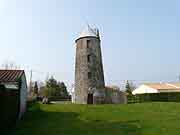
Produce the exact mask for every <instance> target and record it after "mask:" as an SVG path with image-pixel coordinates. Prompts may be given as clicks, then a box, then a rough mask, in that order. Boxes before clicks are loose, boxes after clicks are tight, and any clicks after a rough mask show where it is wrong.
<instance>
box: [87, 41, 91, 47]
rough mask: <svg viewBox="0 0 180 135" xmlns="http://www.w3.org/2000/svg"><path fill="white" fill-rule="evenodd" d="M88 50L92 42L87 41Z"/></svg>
mask: <svg viewBox="0 0 180 135" xmlns="http://www.w3.org/2000/svg"><path fill="white" fill-rule="evenodd" d="M87 48H90V40H87Z"/></svg>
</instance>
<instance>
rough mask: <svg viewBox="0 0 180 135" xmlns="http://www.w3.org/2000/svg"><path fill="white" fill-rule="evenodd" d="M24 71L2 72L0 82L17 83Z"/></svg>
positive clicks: (0, 72) (0, 71)
mask: <svg viewBox="0 0 180 135" xmlns="http://www.w3.org/2000/svg"><path fill="white" fill-rule="evenodd" d="M23 74H24V70H0V82H17V81H18V79H19V78H21V76H22V75H23Z"/></svg>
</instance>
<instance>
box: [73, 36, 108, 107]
mask: <svg viewBox="0 0 180 135" xmlns="http://www.w3.org/2000/svg"><path fill="white" fill-rule="evenodd" d="M88 44H89V45H88ZM88 57H89V58H88ZM88 60H89V61H88ZM88 74H90V75H89V78H88ZM104 87H105V84H104V73H103V64H102V54H101V46H100V39H99V38H96V37H85V38H81V39H78V40H77V41H76V63H75V103H78V104H87V97H88V90H89V88H96V89H99V90H100V89H103V88H104Z"/></svg>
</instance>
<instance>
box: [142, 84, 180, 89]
mask: <svg viewBox="0 0 180 135" xmlns="http://www.w3.org/2000/svg"><path fill="white" fill-rule="evenodd" d="M144 85H146V86H148V87H151V88H153V89H156V90H180V83H147V84H144Z"/></svg>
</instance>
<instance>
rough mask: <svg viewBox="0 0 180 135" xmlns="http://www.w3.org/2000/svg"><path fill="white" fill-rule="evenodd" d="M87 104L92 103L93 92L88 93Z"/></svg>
mask: <svg viewBox="0 0 180 135" xmlns="http://www.w3.org/2000/svg"><path fill="white" fill-rule="evenodd" d="M87 103H88V104H93V94H88V101H87Z"/></svg>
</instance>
